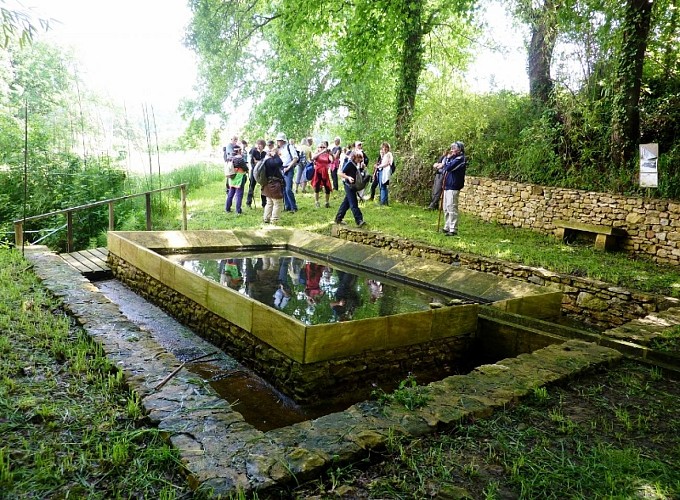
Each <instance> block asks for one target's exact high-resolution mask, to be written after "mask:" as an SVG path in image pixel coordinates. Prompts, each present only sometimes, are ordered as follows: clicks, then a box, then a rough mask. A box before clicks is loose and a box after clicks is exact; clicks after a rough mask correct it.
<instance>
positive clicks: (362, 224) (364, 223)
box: [357, 220, 366, 227]
mask: <svg viewBox="0 0 680 500" xmlns="http://www.w3.org/2000/svg"><path fill="white" fill-rule="evenodd" d="M365 225H366V221H365V220H360V221H359V222H357V227H364V226H365Z"/></svg>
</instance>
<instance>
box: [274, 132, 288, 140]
mask: <svg viewBox="0 0 680 500" xmlns="http://www.w3.org/2000/svg"><path fill="white" fill-rule="evenodd" d="M276 140H277V141H285V142H288V139H287V138H286V134H284V133H283V132H279V135H277V136H276Z"/></svg>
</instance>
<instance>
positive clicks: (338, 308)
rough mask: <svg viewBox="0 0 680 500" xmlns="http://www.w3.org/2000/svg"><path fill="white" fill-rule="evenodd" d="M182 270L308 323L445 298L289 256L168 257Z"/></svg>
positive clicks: (412, 307) (409, 308)
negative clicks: (198, 275)
mask: <svg viewBox="0 0 680 500" xmlns="http://www.w3.org/2000/svg"><path fill="white" fill-rule="evenodd" d="M169 258H170V259H172V260H174V261H175V262H178V263H179V264H180V265H182V266H183V267H184V268H186V269H189V270H191V271H193V272H195V273H197V274H200V275H203V276H205V277H207V278H209V279H212V280H214V281H216V282H218V283H220V284H221V285H223V286H226V287H229V288H232V289H233V290H237V291H238V292H239V293H241V294H243V295H247V296H248V297H250V298H252V299H254V300H257V301H259V302H262V303H264V304H267V305H270V306H273V307H276V308H277V309H279V310H280V311H282V312H284V313H286V314H288V315H290V316H293V317H294V318H296V319H298V320H300V321H302V322H303V323H305V324H308V325H316V324H323V323H334V322H338V321H348V320H353V319H355V320H356V319H365V318H373V317H377V316H388V315H392V314H400V313H408V312H415V311H424V310H427V309H429V307H430V306H429V304H430V303H431V302H443V303H446V301H447V298H445V297H443V296H441V295H437V294H432V293H427V292H424V291H421V290H418V289H415V288H411V287H409V286H406V285H403V284H400V283H395V282H390V281H386V280H384V279H380V278H379V277H377V276H370V275H368V274H363V273H361V272H357V271H350V270H348V269H343V268H339V267H330V266H328V265H326V264H323V263H319V262H314V261H313V260H309V259H308V258H306V257H303V256H300V255H296V254H294V253H291V252H284V251H272V252H269V253H268V254H266V255H264V254H262V253H255V252H238V253H234V254H230V255H216V254H204V255H201V254H192V255H175V256H169Z"/></svg>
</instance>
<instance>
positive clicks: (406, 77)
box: [394, 0, 424, 148]
mask: <svg viewBox="0 0 680 500" xmlns="http://www.w3.org/2000/svg"><path fill="white" fill-rule="evenodd" d="M403 7H404V8H403V11H404V13H405V15H404V16H403V17H402V20H403V23H404V38H403V44H404V45H403V48H402V51H401V57H400V59H399V81H398V83H397V95H396V106H397V116H396V124H395V131H394V136H395V139H396V141H397V148H401V147H403V146H405V145H406V141H407V139H408V135H409V133H410V131H411V123H412V120H413V110H414V109H415V104H416V94H417V91H418V80H419V78H420V73H421V71H422V69H423V36H424V31H423V25H422V16H423V0H412V1H408V0H405V1H404V2H403Z"/></svg>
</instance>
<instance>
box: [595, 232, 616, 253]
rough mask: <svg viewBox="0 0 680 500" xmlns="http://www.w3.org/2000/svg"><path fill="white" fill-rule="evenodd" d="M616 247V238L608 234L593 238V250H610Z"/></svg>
mask: <svg viewBox="0 0 680 500" xmlns="http://www.w3.org/2000/svg"><path fill="white" fill-rule="evenodd" d="M615 245H616V238H614V236H612V235H610V234H598V235H597V236H595V250H611V249H612V248H614V246H615Z"/></svg>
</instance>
